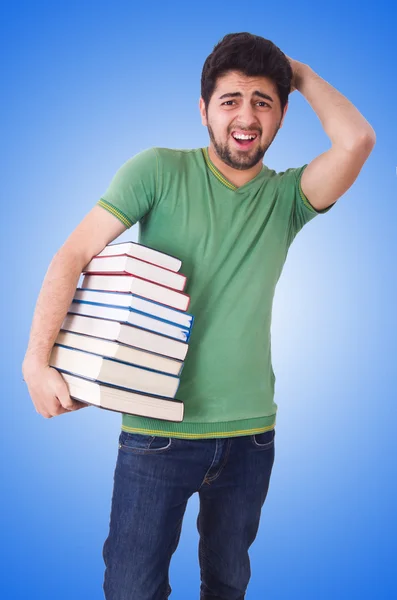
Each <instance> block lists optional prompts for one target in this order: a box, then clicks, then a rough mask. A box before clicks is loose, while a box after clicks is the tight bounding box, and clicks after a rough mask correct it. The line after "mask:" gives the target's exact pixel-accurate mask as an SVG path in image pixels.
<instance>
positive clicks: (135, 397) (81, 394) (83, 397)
mask: <svg viewBox="0 0 397 600" xmlns="http://www.w3.org/2000/svg"><path fill="white" fill-rule="evenodd" d="M61 375H62V377H63V379H64V380H65V382H66V384H67V386H68V389H69V395H70V397H71V398H73V399H75V400H79V401H80V402H85V403H86V404H91V405H93V406H97V407H99V408H104V409H106V410H113V411H116V412H121V413H127V414H131V415H139V416H143V417H152V418H155V419H162V420H164V421H176V422H180V421H182V420H183V414H184V404H183V402H182V401H181V400H177V399H175V398H173V399H171V398H161V397H153V396H150V395H144V394H139V393H137V392H134V391H132V390H126V389H122V388H118V387H117V386H109V385H104V384H102V383H100V382H98V381H91V380H88V379H83V378H82V377H76V376H75V375H71V374H70V373H61Z"/></svg>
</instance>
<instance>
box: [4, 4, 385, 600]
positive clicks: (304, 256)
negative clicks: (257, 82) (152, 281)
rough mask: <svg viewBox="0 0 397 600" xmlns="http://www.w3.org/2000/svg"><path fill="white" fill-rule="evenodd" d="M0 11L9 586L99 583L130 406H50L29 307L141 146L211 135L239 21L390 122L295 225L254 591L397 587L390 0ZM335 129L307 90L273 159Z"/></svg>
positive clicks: (79, 590)
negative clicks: (221, 52)
mask: <svg viewBox="0 0 397 600" xmlns="http://www.w3.org/2000/svg"><path fill="white" fill-rule="evenodd" d="M2 15H3V19H2V32H1V45H2V54H3V57H4V56H5V57H6V60H5V64H3V75H2V84H3V85H2V87H3V93H2V95H1V97H0V102H1V111H0V113H1V119H2V131H3V134H2V140H3V142H2V144H1V165H2V167H3V174H2V185H1V196H2V200H1V206H2V237H1V251H2V257H3V270H4V271H5V274H4V279H3V283H2V294H1V308H2V314H3V326H2V334H3V336H2V338H3V344H2V348H3V352H2V361H1V367H0V368H1V387H2V389H1V397H2V403H1V418H2V423H3V434H2V436H1V444H2V453H1V456H2V461H1V469H2V472H1V482H2V494H1V500H2V510H1V513H0V514H1V523H0V524H1V529H2V538H3V539H2V544H1V554H2V556H1V564H2V569H3V573H2V577H1V583H0V585H1V589H0V596H1V598H4V599H6V600H14V599H18V600H19V599H22V598H33V597H34V598H40V600H50V599H51V600H53V599H56V600H66V599H67V600H71V599H73V600H83V599H84V600H87V599H88V598H89V599H90V600H96V599H100V598H102V597H103V595H102V587H101V586H102V577H103V563H102V557H101V552H102V544H103V541H104V539H105V537H106V535H107V530H108V518H109V510H110V500H111V491H112V483H113V481H112V478H113V469H114V463H115V459H116V453H117V438H118V432H119V427H120V416H119V415H118V414H113V413H110V412H107V411H99V410H97V409H94V408H87V409H85V410H81V411H78V412H77V413H74V414H69V415H64V416H61V417H58V418H55V419H51V420H45V419H43V418H42V417H40V416H39V415H38V414H37V413H36V412H35V410H34V407H33V405H32V403H31V401H30V398H29V394H28V392H27V388H26V386H25V384H24V383H23V381H22V374H21V362H22V359H23V355H24V353H25V349H26V345H27V342H28V336H29V329H30V324H31V319H32V315H33V310H34V306H35V302H36V299H37V296H38V293H39V290H40V287H41V284H42V280H43V278H44V275H45V273H46V270H47V268H48V265H49V263H50V261H51V259H52V257H53V255H54V253H55V252H56V250H57V249H58V248H59V247H60V246H61V245H62V243H63V242H64V240H65V239H66V237H67V236H68V235H69V234H70V232H71V231H72V230H73V229H74V228H75V227H76V226H77V224H78V223H79V222H80V220H81V219H82V218H83V217H84V216H85V214H86V213H87V212H88V211H89V210H90V209H91V208H92V206H93V205H94V204H95V203H96V202H97V200H98V198H99V196H100V195H101V193H102V192H103V191H104V190H105V189H106V187H107V185H108V183H109V182H110V179H111V178H112V176H113V174H114V173H115V171H116V170H117V169H118V168H119V166H121V164H122V163H123V162H124V161H125V160H127V159H128V158H129V157H130V156H132V155H134V154H135V153H136V152H138V151H140V150H142V149H144V148H148V147H150V146H165V147H174V148H189V147H190V148H191V147H197V146H203V145H206V144H207V140H208V135H207V130H206V128H204V127H203V126H202V125H201V121H200V118H199V112H198V100H199V95H200V75H201V68H202V64H203V62H204V60H205V58H206V56H207V55H208V54H209V53H210V52H211V50H212V48H213V46H214V45H215V43H216V42H217V41H218V40H219V39H220V38H221V37H222V36H223V35H224V34H226V33H230V32H235V31H250V32H252V33H256V34H259V35H262V36H264V37H267V38H270V39H271V40H272V41H274V42H275V43H276V44H277V45H278V46H279V47H280V48H281V49H282V50H283V51H284V52H285V53H286V54H288V55H289V56H291V57H292V58H295V59H297V60H300V61H302V62H305V63H307V64H309V65H310V66H311V67H312V68H313V69H314V70H315V71H316V72H317V73H319V74H320V75H321V76H322V77H323V78H324V79H326V80H327V81H329V82H330V83H331V84H332V85H334V86H335V87H336V88H337V89H338V90H339V91H341V92H342V93H343V94H344V95H346V96H347V97H348V98H349V99H350V100H351V101H352V102H353V103H354V104H355V105H356V106H357V108H358V109H359V110H360V111H361V112H362V113H363V114H364V116H365V117H366V118H367V119H368V121H369V122H370V123H371V124H372V126H373V127H374V129H375V131H376V133H377V144H376V146H375V149H374V151H373V153H372V154H371V156H370V158H369V159H368V161H367V163H366V164H365V165H364V168H363V170H362V172H361V174H360V176H359V178H358V180H357V181H356V183H355V184H354V186H353V187H352V188H351V189H350V190H349V191H348V192H347V193H346V194H345V195H344V196H343V197H342V198H341V199H340V200H339V202H338V203H337V205H336V206H335V207H334V208H333V209H332V210H331V211H330V212H329V213H328V214H326V215H324V216H323V215H321V216H319V217H316V219H314V220H313V221H312V222H310V223H309V224H308V225H306V226H305V228H304V229H303V231H302V232H301V233H300V234H299V235H298V237H297V238H296V240H295V241H294V243H293V246H292V247H291V249H290V252H289V256H288V259H287V263H286V265H285V268H284V271H283V274H282V276H281V279H280V281H279V284H278V286H277V290H276V296H275V302H274V310H273V326H272V342H273V365H274V370H275V373H276V377H277V382H276V402H277V404H278V407H279V410H278V418H277V440H276V461H275V466H274V470H273V475H272V481H271V485H270V490H269V494H268V498H267V500H266V503H265V506H264V509H263V512H262V519H261V525H260V529H259V533H258V536H257V538H256V541H255V542H254V544H253V546H252V547H251V551H250V555H251V566H252V577H251V581H250V584H249V587H248V592H247V596H246V598H247V600H256V599H261V598H272V599H274V600H284V599H285V600H291V599H292V598H294V599H300V598H304V599H305V600H312V599H313V600H319V599H332V600H335V599H338V600H339V599H349V600H352V599H360V600H363V599H366V598H371V599H372V598H377V599H378V598H382V599H383V598H384V599H386V598H387V599H389V598H393V597H396V596H397V586H396V580H395V572H394V573H393V567H394V569H395V559H396V554H397V547H396V546H397V543H396V534H397V528H396V511H395V507H396V502H397V493H396V476H397V473H396V471H397V469H396V458H395V457H396V450H397V442H396V417H397V411H396V366H395V361H396V329H397V328H396V284H395V276H396V270H395V258H396V249H397V242H396V217H397V207H396V181H397V178H396V165H397V157H396V121H397V119H396V109H395V102H394V100H395V97H396V91H397V90H396V87H397V86H396V63H395V60H393V56H394V57H395V56H396V55H397V53H396V36H395V28H393V22H394V23H395V22H396V14H395V13H394V14H393V8H392V4H391V2H390V3H386V2H382V1H378V2H377V3H376V4H375V5H373V6H372V5H371V7H370V5H368V7H365V6H364V5H363V4H362V3H361V2H343V3H342V2H339V1H336V2H332V3H330V4H329V5H319V4H318V2H305V1H301V2H299V3H297V2H291V1H289V0H288V1H286V2H283V3H279V4H277V5H276V4H274V3H272V4H266V3H257V2H252V1H249V2H244V3H241V2H233V1H231V2H227V3H219V4H216V5H215V4H212V3H211V4H210V5H208V4H206V3H201V4H194V5H189V4H185V5H184V4H182V3H181V4H178V3H172V2H171V3H156V2H154V3H153V2H151V3H149V4H148V5H147V6H146V7H144V6H143V5H141V4H135V3H131V2H113V3H112V4H111V3H110V2H96V3H95V4H94V3H88V2H85V3H81V4H79V3H75V2H68V3H66V2H55V3H46V2H34V3H33V2H28V3H23V2H14V3H13V5H12V6H11V4H3V10H2ZM328 147H329V141H328V138H327V136H326V135H325V133H324V132H323V130H322V127H321V124H320V121H319V120H318V118H317V117H316V115H315V113H314V112H313V110H312V109H311V107H310V106H309V104H308V103H307V102H306V100H305V99H304V98H303V97H302V96H301V95H300V94H299V93H298V92H294V93H293V95H292V96H291V99H290V107H289V112H288V114H287V117H286V121H285V124H284V127H283V128H282V129H281V131H280V133H279V134H278V136H277V138H276V140H275V141H274V143H273V145H272V147H271V148H270V150H269V151H268V153H267V155H266V157H265V163H266V164H267V165H268V166H270V167H271V168H274V169H276V170H285V169H286V168H288V167H297V166H301V165H303V164H305V163H306V162H310V161H311V160H312V159H313V158H314V157H315V156H316V155H318V154H319V153H321V152H323V151H324V150H326V149H327V148H328ZM136 235H137V231H136V228H135V227H134V228H133V229H132V230H130V231H127V232H126V233H125V234H123V236H121V237H120V238H119V240H128V239H133V240H134V239H136ZM197 510H198V497H197V495H195V496H193V497H192V498H191V500H190V501H189V504H188V509H187V512H186V517H185V520H184V524H183V530H182V537H181V541H180V544H179V547H178V549H177V551H176V553H175V555H174V557H173V559H172V562H171V570H170V578H171V586H172V588H173V594H172V595H171V598H172V599H173V600H186V599H188V598H189V599H190V598H198V595H199V592H198V590H199V568H198V558H197V544H198V534H197V530H196V515H197Z"/></svg>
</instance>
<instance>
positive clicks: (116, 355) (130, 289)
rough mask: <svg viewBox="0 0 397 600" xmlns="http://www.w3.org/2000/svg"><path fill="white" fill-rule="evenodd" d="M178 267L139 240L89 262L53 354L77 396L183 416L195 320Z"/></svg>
mask: <svg viewBox="0 0 397 600" xmlns="http://www.w3.org/2000/svg"><path fill="white" fill-rule="evenodd" d="M180 267H181V262H180V261H179V260H178V259H176V258H175V257H172V256H168V255H167V254H164V253H162V252H158V251H157V250H153V249H151V248H148V247H146V246H142V245H140V244H136V243H133V242H127V243H121V244H110V245H108V246H106V248H104V250H103V251H102V252H100V253H99V254H98V255H97V256H95V257H93V259H92V260H91V261H90V262H89V263H88V265H86V267H85V268H84V271H83V275H84V279H83V283H82V286H81V288H77V290H76V293H75V296H74V298H73V302H72V304H71V306H70V308H69V311H68V314H67V315H66V318H65V320H64V322H63V324H62V326H61V330H60V332H59V334H58V337H57V339H56V341H55V344H54V347H53V350H52V353H51V357H50V365H51V366H52V367H54V368H56V369H57V370H59V372H61V374H62V377H63V379H64V380H65V382H66V383H67V385H68V387H69V392H70V396H71V397H73V398H75V399H77V400H80V401H82V402H87V403H89V404H93V405H96V406H99V407H102V408H106V409H109V410H116V411H120V412H125V413H130V414H138V415H142V416H148V417H155V418H159V419H166V420H173V421H182V420H183V408H184V406H183V402H181V401H180V400H177V399H175V394H176V392H177V389H178V385H179V376H180V374H181V371H182V368H183V361H184V359H185V357H186V353H187V350H188V340H189V337H190V333H191V329H192V326H193V321H194V317H193V316H192V315H190V314H188V313H187V312H186V309H187V307H188V305H189V300H190V298H189V296H188V295H187V294H185V293H183V289H184V287H185V284H186V277H185V276H184V275H182V274H180V273H177V270H179V268H180Z"/></svg>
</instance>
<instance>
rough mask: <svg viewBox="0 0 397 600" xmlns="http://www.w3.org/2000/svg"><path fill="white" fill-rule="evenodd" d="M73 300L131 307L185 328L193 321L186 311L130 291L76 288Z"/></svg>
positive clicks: (188, 327)
mask: <svg viewBox="0 0 397 600" xmlns="http://www.w3.org/2000/svg"><path fill="white" fill-rule="evenodd" d="M74 300H82V301H85V302H92V303H94V304H107V305H109V306H115V307H124V308H131V309H133V310H136V311H138V312H141V313H144V314H146V315H150V316H152V317H158V318H159V319H163V320H164V321H168V322H170V323H173V324H174V325H175V324H176V325H181V326H182V327H185V328H186V329H191V328H192V325H193V322H194V317H193V315H190V314H189V313H187V312H183V311H181V310H176V309H175V308H169V307H168V306H164V304H160V303H159V302H154V301H153V300H148V299H147V298H143V297H141V296H137V295H136V294H131V293H130V292H107V291H105V290H90V289H82V288H77V289H76V292H75V295H74Z"/></svg>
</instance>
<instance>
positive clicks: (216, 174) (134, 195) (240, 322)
mask: <svg viewBox="0 0 397 600" xmlns="http://www.w3.org/2000/svg"><path fill="white" fill-rule="evenodd" d="M306 166H307V165H304V166H303V167H300V168H296V169H295V168H294V169H292V168H291V169H287V170H286V171H284V172H281V173H276V172H275V171H273V170H271V169H269V168H268V167H266V166H265V165H263V167H262V170H261V171H260V173H259V174H258V175H257V176H256V177H255V178H254V179H252V180H251V181H249V182H248V183H246V184H245V185H243V186H241V187H239V188H237V187H236V186H235V185H233V184H232V183H231V182H230V181H228V180H227V179H225V177H224V176H223V175H222V174H221V172H220V171H219V170H218V169H217V168H216V167H215V165H214V164H213V163H212V161H211V160H210V158H209V155H208V150H207V148H197V149H193V150H172V149H168V148H150V149H148V150H144V151H143V152H140V153H139V154H137V155H136V156H134V157H133V158H130V159H129V160H127V162H126V163H124V165H122V166H121V168H120V169H119V170H118V171H117V173H116V175H115V176H114V178H113V180H112V181H111V183H110V186H109V188H108V189H107V191H106V193H105V194H104V195H103V196H102V198H101V199H100V200H99V202H98V204H99V205H100V206H102V207H103V208H105V209H107V210H109V211H110V212H111V213H112V214H114V215H115V216H116V217H118V218H119V219H120V221H122V222H123V223H124V224H125V225H126V226H127V227H131V226H132V225H133V224H134V223H136V222H137V221H139V224H140V233H139V242H141V243H142V244H145V245H146V246H150V247H152V248H155V249H157V250H160V251H162V252H166V253H167V254H171V255H173V256H177V257H178V258H179V259H181V261H182V268H181V273H183V274H184V275H186V276H187V285H186V289H185V292H186V293H187V294H189V296H190V298H191V301H190V306H189V312H190V313H191V314H193V315H194V317H195V322H194V325H193V329H192V333H191V337H190V340H189V349H188V353H187V356H186V359H185V364H184V368H183V371H182V374H181V380H180V385H179V389H178V392H177V394H176V398H178V399H179V400H183V402H184V405H185V414H184V420H183V421H182V422H181V423H175V422H169V421H163V420H161V419H152V418H146V417H141V416H134V415H124V414H123V420H122V428H123V429H124V430H125V431H131V432H140V433H146V434H152V435H164V436H170V437H183V438H190V439H191V438H214V437H231V436H240V435H251V434H254V433H259V432H261V431H266V430H268V429H271V428H273V427H274V426H275V420H276V412H277V404H276V403H275V402H274V384H275V376H274V372H273V368H272V363H271V340H270V326H271V313H272V303H273V296H274V291H275V287H276V284H277V281H278V279H279V277H280V274H281V271H282V268H283V265H284V262H285V259H286V257H287V252H288V248H289V246H290V245H291V243H292V241H293V239H294V237H295V236H296V234H297V233H298V231H299V230H300V229H301V228H302V227H303V226H304V225H305V223H307V222H308V221H310V220H311V219H313V218H314V217H315V216H316V215H317V214H319V212H323V213H324V212H327V211H328V210H329V209H330V208H331V207H328V208H327V209H325V210H323V211H316V210H315V209H314V208H313V207H312V206H311V205H310V203H309V202H308V200H307V199H306V198H305V196H304V194H303V192H302V190H301V188H300V177H301V175H302V172H303V170H304V169H305V167H306Z"/></svg>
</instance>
